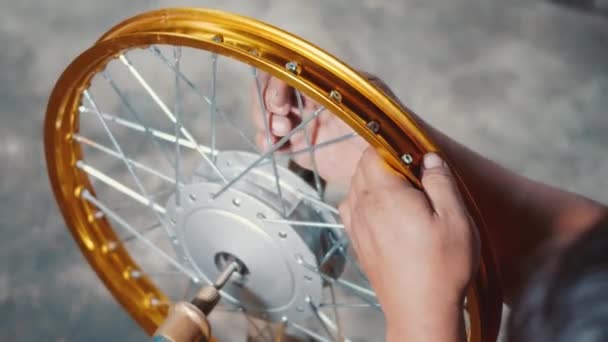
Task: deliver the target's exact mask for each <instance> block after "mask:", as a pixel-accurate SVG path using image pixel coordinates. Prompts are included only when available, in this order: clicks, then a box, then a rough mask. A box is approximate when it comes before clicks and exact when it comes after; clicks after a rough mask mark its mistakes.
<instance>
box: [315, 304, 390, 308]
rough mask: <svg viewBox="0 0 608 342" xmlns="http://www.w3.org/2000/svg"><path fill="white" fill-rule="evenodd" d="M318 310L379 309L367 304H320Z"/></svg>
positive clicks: (377, 305)
mask: <svg viewBox="0 0 608 342" xmlns="http://www.w3.org/2000/svg"><path fill="white" fill-rule="evenodd" d="M319 308H320V309H322V308H331V309H369V308H380V304H369V303H321V304H319Z"/></svg>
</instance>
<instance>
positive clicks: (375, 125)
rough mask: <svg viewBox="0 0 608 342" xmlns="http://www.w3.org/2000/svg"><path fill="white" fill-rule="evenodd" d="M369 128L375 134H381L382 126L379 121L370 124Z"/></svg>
mask: <svg viewBox="0 0 608 342" xmlns="http://www.w3.org/2000/svg"><path fill="white" fill-rule="evenodd" d="M367 128H369V130H370V131H372V132H373V133H374V134H377V133H378V132H380V124H379V123H378V121H370V122H368V123H367Z"/></svg>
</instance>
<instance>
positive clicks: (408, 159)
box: [401, 153, 414, 165]
mask: <svg viewBox="0 0 608 342" xmlns="http://www.w3.org/2000/svg"><path fill="white" fill-rule="evenodd" d="M401 160H402V161H403V162H404V163H405V164H406V165H410V164H411V163H413V162H414V157H412V155H411V154H409V153H406V154H404V155H402V156H401Z"/></svg>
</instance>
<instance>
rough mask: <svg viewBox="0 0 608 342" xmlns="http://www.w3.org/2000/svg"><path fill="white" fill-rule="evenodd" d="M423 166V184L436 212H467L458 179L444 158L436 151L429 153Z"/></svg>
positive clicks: (440, 213)
mask: <svg viewBox="0 0 608 342" xmlns="http://www.w3.org/2000/svg"><path fill="white" fill-rule="evenodd" d="M423 166H424V168H423V172H422V186H423V187H424V191H425V192H426V194H427V196H428V198H429V201H430V202H431V205H432V206H433V210H434V211H435V213H436V214H437V215H439V216H445V215H450V214H452V215H453V214H465V213H466V211H465V207H464V204H463V202H462V197H461V196H460V191H459V190H458V185H457V184H456V180H455V179H454V176H453V175H452V172H450V169H449V167H448V166H447V164H446V163H445V162H444V161H443V159H441V157H439V155H437V154H436V153H428V154H426V155H425V156H424V159H423Z"/></svg>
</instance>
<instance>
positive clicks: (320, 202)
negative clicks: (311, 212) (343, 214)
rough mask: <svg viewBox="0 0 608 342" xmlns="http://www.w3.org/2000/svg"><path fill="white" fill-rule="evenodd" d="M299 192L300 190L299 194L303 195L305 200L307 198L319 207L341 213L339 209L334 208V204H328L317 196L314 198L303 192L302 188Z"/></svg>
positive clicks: (337, 213)
mask: <svg viewBox="0 0 608 342" xmlns="http://www.w3.org/2000/svg"><path fill="white" fill-rule="evenodd" d="M298 192H299V195H300V196H301V198H302V199H303V200H305V201H307V202H310V203H312V204H315V205H317V206H319V208H322V209H326V210H328V211H330V212H332V213H334V214H336V215H339V214H340V212H339V211H338V209H336V208H334V207H333V206H331V205H329V204H327V203H325V202H323V201H321V200H318V199H316V198H314V197H312V196H310V195H307V194H305V193H303V192H302V191H301V190H298Z"/></svg>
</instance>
